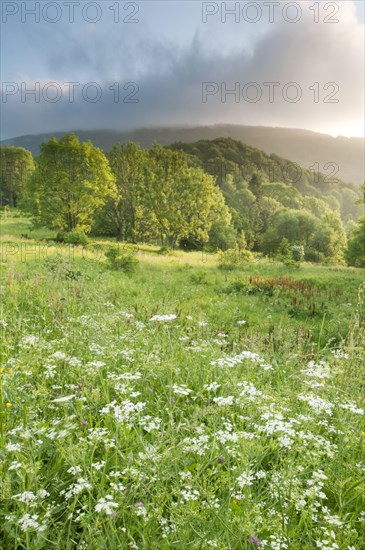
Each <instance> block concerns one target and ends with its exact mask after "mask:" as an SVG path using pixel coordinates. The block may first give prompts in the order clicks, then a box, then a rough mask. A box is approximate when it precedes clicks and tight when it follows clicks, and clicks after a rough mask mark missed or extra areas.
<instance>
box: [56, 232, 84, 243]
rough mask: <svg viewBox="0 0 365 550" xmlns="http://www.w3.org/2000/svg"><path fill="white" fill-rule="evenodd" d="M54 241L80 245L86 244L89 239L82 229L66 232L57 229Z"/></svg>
mask: <svg viewBox="0 0 365 550" xmlns="http://www.w3.org/2000/svg"><path fill="white" fill-rule="evenodd" d="M56 241H58V242H61V243H66V244H75V245H81V246H87V245H88V243H89V239H88V238H87V236H86V235H85V233H83V232H82V231H76V230H75V231H70V232H68V233H66V232H64V231H59V232H58V233H57V237H56Z"/></svg>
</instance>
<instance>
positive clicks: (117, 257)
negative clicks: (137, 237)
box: [105, 245, 139, 273]
mask: <svg viewBox="0 0 365 550" xmlns="http://www.w3.org/2000/svg"><path fill="white" fill-rule="evenodd" d="M105 256H106V258H107V260H108V267H109V268H110V269H112V270H114V271H124V273H134V272H135V271H136V270H137V268H138V265H139V261H138V259H137V258H136V251H135V250H134V249H133V248H131V247H128V248H127V247H123V246H120V245H113V246H110V247H109V248H108V250H107V251H106V252H105Z"/></svg>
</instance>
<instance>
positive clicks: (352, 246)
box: [345, 184, 365, 267]
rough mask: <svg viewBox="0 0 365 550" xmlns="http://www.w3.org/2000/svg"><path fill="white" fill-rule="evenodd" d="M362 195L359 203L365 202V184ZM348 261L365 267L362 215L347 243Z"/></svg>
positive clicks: (364, 233) (364, 219)
mask: <svg viewBox="0 0 365 550" xmlns="http://www.w3.org/2000/svg"><path fill="white" fill-rule="evenodd" d="M361 192H362V196H361V198H359V199H357V201H356V202H357V204H360V205H364V204H365V184H364V185H362V186H361ZM345 256H346V261H347V263H348V265H352V266H355V267H365V217H360V218H359V221H358V226H357V227H356V228H355V229H354V231H353V232H352V234H351V236H350V239H349V241H348V244H347V250H346V254H345Z"/></svg>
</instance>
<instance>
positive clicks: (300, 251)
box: [290, 244, 304, 262]
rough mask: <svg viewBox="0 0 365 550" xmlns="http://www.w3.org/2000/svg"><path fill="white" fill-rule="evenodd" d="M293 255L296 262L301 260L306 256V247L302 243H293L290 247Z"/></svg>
mask: <svg viewBox="0 0 365 550" xmlns="http://www.w3.org/2000/svg"><path fill="white" fill-rule="evenodd" d="M290 252H291V256H292V258H293V260H294V261H295V262H301V261H302V260H303V258H304V247H303V246H302V245H301V244H293V246H292V247H291V249H290Z"/></svg>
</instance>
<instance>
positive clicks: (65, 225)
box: [25, 134, 115, 233]
mask: <svg viewBox="0 0 365 550" xmlns="http://www.w3.org/2000/svg"><path fill="white" fill-rule="evenodd" d="M114 192H115V182H114V178H113V176H112V174H111V171H110V168H109V164H108V161H107V159H106V157H105V155H104V153H103V152H102V151H101V149H98V148H96V147H94V146H93V145H92V143H91V142H90V141H88V142H85V143H80V142H79V140H78V138H77V137H76V136H75V135H73V134H72V135H70V134H65V135H64V136H63V137H62V138H61V139H60V140H59V141H58V140H57V139H56V138H54V137H53V138H51V139H50V140H49V141H48V142H47V143H44V144H42V145H41V154H40V156H39V157H38V159H37V164H36V170H35V171H34V172H33V174H32V175H31V177H30V178H29V179H28V181H27V185H26V200H25V204H26V205H27V207H28V208H29V209H30V211H31V212H32V213H33V215H34V217H35V220H36V222H38V224H41V225H44V226H46V227H49V228H50V229H60V230H66V231H70V232H71V231H74V230H77V231H82V232H85V233H87V232H89V231H90V229H91V226H92V223H93V218H94V214H95V212H96V211H97V210H98V209H99V208H101V207H102V206H103V204H104V203H105V201H106V199H107V197H108V196H111V195H112V194H113V193H114Z"/></svg>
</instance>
